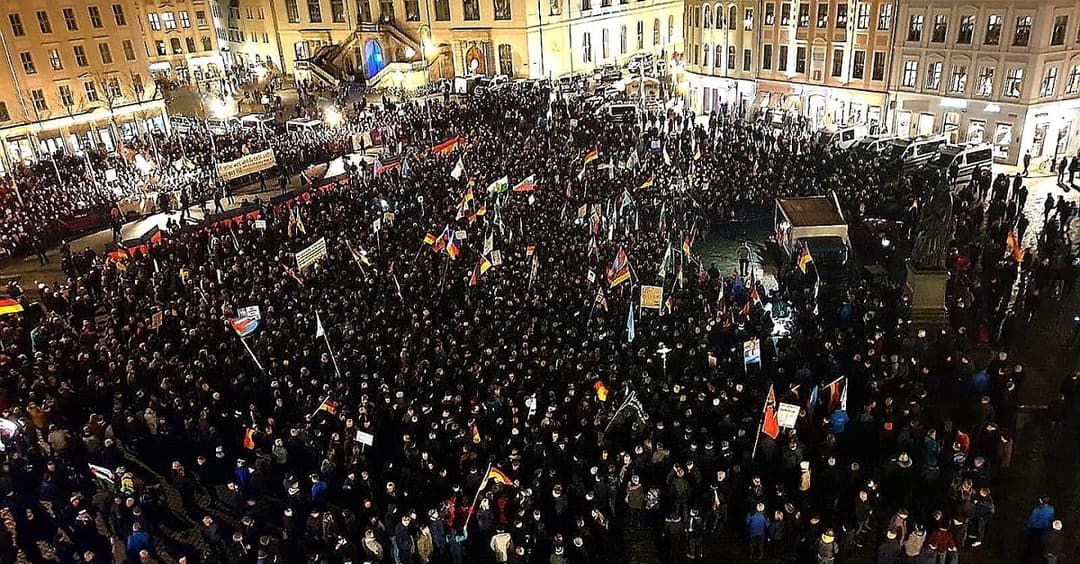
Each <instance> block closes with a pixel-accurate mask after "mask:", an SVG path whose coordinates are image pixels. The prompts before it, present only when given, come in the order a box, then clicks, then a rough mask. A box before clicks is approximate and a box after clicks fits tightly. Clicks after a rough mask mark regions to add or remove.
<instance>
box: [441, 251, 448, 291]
mask: <svg viewBox="0 0 1080 564" xmlns="http://www.w3.org/2000/svg"><path fill="white" fill-rule="evenodd" d="M449 269H450V255H449V254H447V255H446V262H444V263H443V271H442V277H440V278H439V295H440V296H441V295H442V292H443V285H444V283H445V282H446V271H447V270H449Z"/></svg>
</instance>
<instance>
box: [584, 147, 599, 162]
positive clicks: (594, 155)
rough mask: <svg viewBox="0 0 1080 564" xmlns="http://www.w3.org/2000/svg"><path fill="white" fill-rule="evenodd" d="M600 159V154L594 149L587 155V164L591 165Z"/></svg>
mask: <svg viewBox="0 0 1080 564" xmlns="http://www.w3.org/2000/svg"><path fill="white" fill-rule="evenodd" d="M599 158H600V153H599V152H598V151H597V150H596V149H593V150H591V151H589V152H588V153H586V154H585V164H589V163H591V162H593V161H595V160H596V159H599Z"/></svg>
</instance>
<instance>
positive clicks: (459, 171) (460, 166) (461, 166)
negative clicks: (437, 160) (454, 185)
mask: <svg viewBox="0 0 1080 564" xmlns="http://www.w3.org/2000/svg"><path fill="white" fill-rule="evenodd" d="M463 174H465V163H464V162H462V160H461V157H458V160H457V164H456V165H454V170H452V171H450V176H453V177H454V180H461V175H463Z"/></svg>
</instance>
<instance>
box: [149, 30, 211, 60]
mask: <svg viewBox="0 0 1080 564" xmlns="http://www.w3.org/2000/svg"><path fill="white" fill-rule="evenodd" d="M220 33H221V32H220V31H219V32H218V34H219V35H220ZM199 39H200V41H201V43H202V50H203V51H213V50H214V43H213V42H212V41H211V40H210V37H209V36H206V35H204V36H202V37H200V38H199ZM143 45H144V46H145V48H146V56H147V57H152V56H154V55H155V54H156V55H157V56H159V57H164V56H167V55H181V54H183V53H184V49H183V48H184V47H187V52H188V53H195V52H197V51H199V49H198V48H197V47H196V45H195V38H193V37H185V38H184V42H183V43H181V42H180V38H179V37H170V38H169V42H168V44H166V43H165V40H163V39H158V40H156V41H154V52H153V53H151V52H150V46H149V45H147V44H146V43H145V42H144V43H143Z"/></svg>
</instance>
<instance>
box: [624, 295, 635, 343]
mask: <svg viewBox="0 0 1080 564" xmlns="http://www.w3.org/2000/svg"><path fill="white" fill-rule="evenodd" d="M626 342H627V343H633V342H634V305H633V304H630V313H629V314H628V315H627V316H626Z"/></svg>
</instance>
